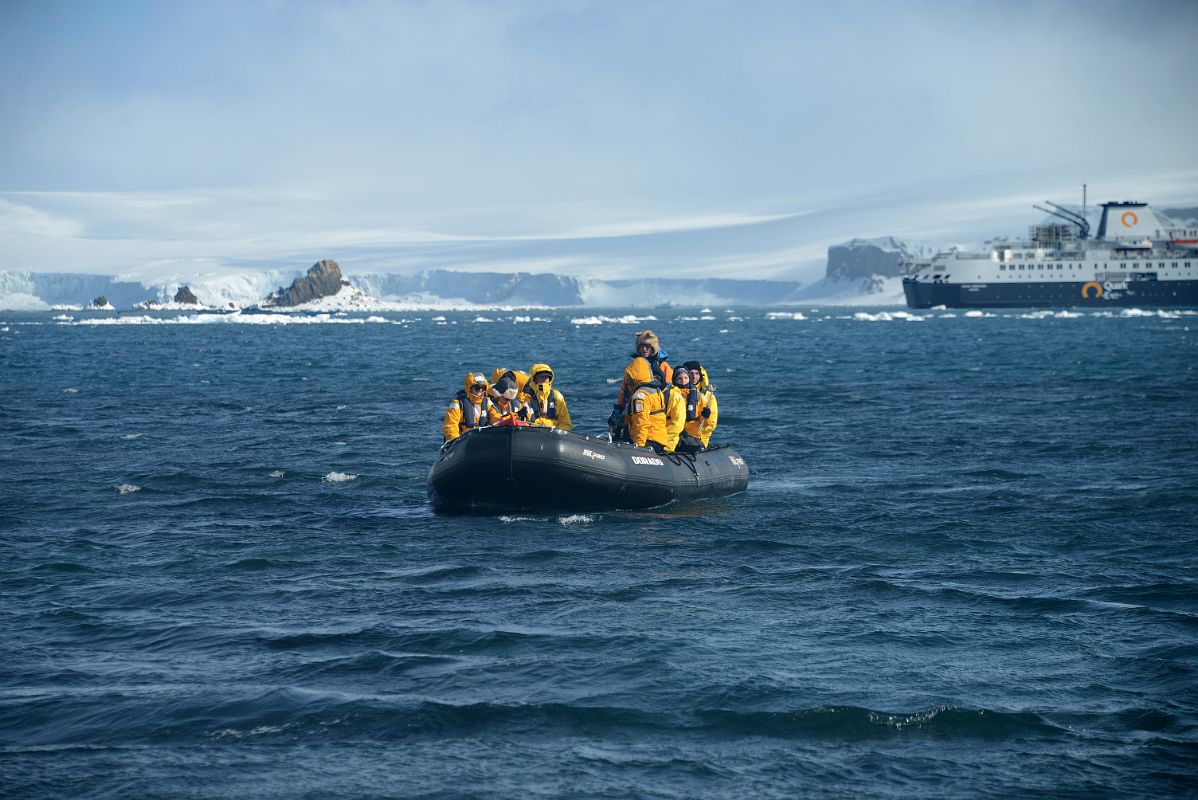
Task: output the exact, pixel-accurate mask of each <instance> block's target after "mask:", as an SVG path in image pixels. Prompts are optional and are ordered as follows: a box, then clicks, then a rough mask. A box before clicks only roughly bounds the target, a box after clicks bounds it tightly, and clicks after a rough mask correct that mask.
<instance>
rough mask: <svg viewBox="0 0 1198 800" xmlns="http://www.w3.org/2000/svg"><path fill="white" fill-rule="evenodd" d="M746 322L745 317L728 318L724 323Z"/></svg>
mask: <svg viewBox="0 0 1198 800" xmlns="http://www.w3.org/2000/svg"><path fill="white" fill-rule="evenodd" d="M744 321H745V318H744V317H728V319H726V320H724V322H744Z"/></svg>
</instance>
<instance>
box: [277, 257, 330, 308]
mask: <svg viewBox="0 0 1198 800" xmlns="http://www.w3.org/2000/svg"><path fill="white" fill-rule="evenodd" d="M342 286H349V281H347V280H345V279H344V278H342V277H341V267H339V266H337V262H336V261H333V260H332V259H329V258H326V259H323V260H321V261H317V262H316V263H315V264H313V265H312V266H311V268H309V269H308V274H307V275H304V276H303V277H300V278H296V279H295V280H294V281H293V282H292V283H291V286H290V287H289V288H287V289H284V288H283V287H281V286H280V287H279V289H278V291H276V292H274V293H273V294H271V295H270V296H269V297H267V298H266V300H265V301H264V302H263V303H262V305H264V306H278V307H287V306H298V305H300V304H301V303H310V302H312V301H313V300H319V299H320V298H322V297H331V296H332V295H335V294H337V292H339V291H341V287H342Z"/></svg>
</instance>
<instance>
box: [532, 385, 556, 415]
mask: <svg viewBox="0 0 1198 800" xmlns="http://www.w3.org/2000/svg"><path fill="white" fill-rule="evenodd" d="M528 385H531V384H528ZM536 391H537V390H536V389H531V390H530V389H528V388H525V390H524V394H526V395H527V396H528V403H526V405H527V406H528V407H529V408H531V409H532V410H533V413H534V414H535V415H536V416H537V417H548V418H549V419H557V392H556V391H554V389H553V385H552V384H551V385H550V386H549V394H548V395H546V397H545V410H544V411H542V410H541V398H540V396H538V395H537V393H536Z"/></svg>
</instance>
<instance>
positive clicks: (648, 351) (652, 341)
mask: <svg viewBox="0 0 1198 800" xmlns="http://www.w3.org/2000/svg"><path fill="white" fill-rule="evenodd" d="M668 355H669V354H668V353H667V352H666V351H665V350H662V349H661V341H660V340H659V339H658V338H657V334H656V333H654V332H653V331H649V330H646V331H637V334H636V347H635V350H634V352H633V354H632V357H633V358H643V359H645V361H646V362H647V363H648V364H649V369H650V372H651V373H652V375H653V378H655V379H656V380H657V388H659V389H661V388H664V387H666V386H669V385H670V379H671V377H672V376H673V369H672V368H671V367H670V365H669V363H667V362H666V358H667V357H668ZM634 388H635V387H633V386H630V385H629V384H628V376H627V371H625V376H624V380H623V381H622V382H621V383H620V393H619V395H617V396H616V402H615V405H613V406H612V412H611V416H609V417H608V418H607V427H608V430H610V431H611V432H612V435H613V436H615V435H616V434H617V432H618V431H619V430H620V426H621V425H622V424H623V419H624V416H625V413H624V409H625V406H626V404H627V402H628V396H629V395H630V394H632V391H633V389H634Z"/></svg>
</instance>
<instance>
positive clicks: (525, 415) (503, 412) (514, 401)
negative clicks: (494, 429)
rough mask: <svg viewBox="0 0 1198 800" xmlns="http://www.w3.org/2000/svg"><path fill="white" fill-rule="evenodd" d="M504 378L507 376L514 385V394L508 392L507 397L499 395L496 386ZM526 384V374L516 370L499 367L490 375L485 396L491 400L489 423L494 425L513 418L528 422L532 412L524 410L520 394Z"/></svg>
mask: <svg viewBox="0 0 1198 800" xmlns="http://www.w3.org/2000/svg"><path fill="white" fill-rule="evenodd" d="M504 376H508V377H510V378H511V379H512V381H513V382H514V383H515V384H516V388H515V391H514V392H509V394H508V396H507V397H504V396H501V395H500V394H499V391H498V388H497V386H496V384H498V383H499V381H500V379H501V378H503V377H504ZM527 383H528V373H527V372H521V371H520V370H518V369H508V368H507V367H500V368H499V369H496V370H494V371H493V372H492V373H491V388H490V389H488V390H487V394H488V395H490V398H491V423H492V424H494V423H496V422H498V421H499V420H501V419H503V418H504V417H511V416H514V417H516V418H517V419H520V420H524V421H526V422H527V421H528V420H529V418H530V417H531V416H532V410H531V409H526V408H525V406H524V400H523V399H522V398H521V396H520V393H521V392H522V391H523V390H524V386H525V385H526V384H527Z"/></svg>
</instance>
